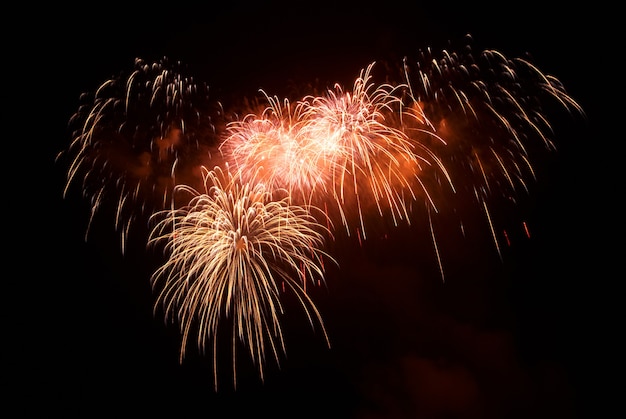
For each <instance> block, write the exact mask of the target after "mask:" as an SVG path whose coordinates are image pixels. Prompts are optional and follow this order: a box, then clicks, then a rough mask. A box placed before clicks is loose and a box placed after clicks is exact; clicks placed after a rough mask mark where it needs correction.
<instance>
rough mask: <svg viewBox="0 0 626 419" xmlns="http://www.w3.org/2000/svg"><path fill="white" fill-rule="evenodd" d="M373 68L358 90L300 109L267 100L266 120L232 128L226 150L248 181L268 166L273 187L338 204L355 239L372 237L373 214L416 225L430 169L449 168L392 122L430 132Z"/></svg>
mask: <svg viewBox="0 0 626 419" xmlns="http://www.w3.org/2000/svg"><path fill="white" fill-rule="evenodd" d="M373 65H374V63H372V64H370V65H369V66H368V67H367V68H366V69H364V70H362V71H361V73H360V75H359V77H358V78H357V79H356V81H355V82H354V86H353V90H352V91H345V90H344V89H343V88H342V87H341V86H340V85H338V84H336V85H335V87H334V89H328V90H327V91H326V92H325V94H324V95H322V96H313V95H309V96H306V97H304V98H303V99H302V100H301V101H299V102H298V103H297V104H296V105H295V106H293V105H292V104H290V103H289V102H288V101H286V100H285V101H284V102H282V103H281V102H280V101H279V100H278V98H276V97H274V98H270V97H269V96H266V98H267V102H268V106H267V107H266V108H265V109H264V110H263V112H262V113H261V114H260V115H256V114H249V115H248V116H247V117H245V118H243V119H242V120H241V121H235V122H233V123H231V124H230V125H229V127H228V131H229V132H228V135H227V137H226V139H225V141H224V142H223V143H222V145H221V146H220V149H221V150H222V151H223V152H224V153H225V154H226V155H228V156H229V158H230V161H231V162H232V163H233V165H234V166H236V167H238V168H239V170H240V171H241V172H242V173H243V176H244V177H249V176H250V175H252V176H255V175H256V174H257V170H258V168H260V169H259V170H260V171H261V179H262V181H263V182H264V183H265V184H267V185H269V187H270V188H274V187H279V188H283V189H285V190H287V191H288V193H289V195H290V196H291V197H292V198H301V199H302V200H303V202H304V203H305V204H311V203H314V204H315V205H318V206H321V205H324V206H326V208H328V203H330V204H331V206H332V207H334V208H335V209H336V210H337V211H336V213H338V214H339V215H338V217H339V218H340V220H341V222H342V223H343V225H344V226H345V228H346V231H347V233H348V234H351V232H352V231H354V230H356V231H357V232H358V233H359V235H361V236H363V237H366V225H365V224H366V223H365V219H366V215H367V213H370V212H376V213H378V215H380V216H386V215H388V216H390V217H391V219H392V220H393V223H394V225H397V223H398V221H399V220H406V221H407V222H408V221H409V219H410V214H409V210H408V202H409V201H413V200H415V199H417V198H418V197H421V198H424V199H426V197H428V191H427V189H426V188H425V183H424V182H423V181H422V179H421V176H422V174H423V169H424V167H425V166H436V167H437V168H438V169H441V170H444V172H445V168H444V167H443V166H442V165H441V164H439V162H437V161H436V159H433V157H435V156H434V155H433V154H432V153H431V152H429V151H428V150H427V148H426V147H425V146H424V145H423V144H416V143H415V142H411V141H409V138H408V137H407V135H406V134H405V132H404V131H403V130H401V129H399V128H398V127H395V126H393V125H391V124H390V123H391V122H393V121H395V120H401V119H402V118H410V119H411V120H412V121H413V125H414V126H415V125H421V126H423V129H424V130H426V129H427V128H429V125H428V123H427V121H426V120H425V119H424V115H423V114H418V113H416V112H406V113H405V110H404V109H403V104H402V101H401V99H400V97H399V96H398V92H399V91H401V88H403V87H404V86H403V85H400V86H392V85H389V84H381V85H376V84H375V83H374V82H372V80H371V79H372V75H371V70H372V67H373ZM408 111H411V110H410V109H409V110H408ZM426 200H427V201H429V199H426ZM372 203H373V204H372ZM354 220H358V221H356V222H355V221H354ZM355 224H356V225H355Z"/></svg>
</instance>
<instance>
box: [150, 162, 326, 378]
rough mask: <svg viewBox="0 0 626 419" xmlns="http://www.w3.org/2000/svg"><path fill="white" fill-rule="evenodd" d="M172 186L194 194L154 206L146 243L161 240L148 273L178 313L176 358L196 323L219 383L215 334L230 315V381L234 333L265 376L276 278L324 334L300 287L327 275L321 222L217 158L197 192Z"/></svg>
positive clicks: (278, 309)
mask: <svg viewBox="0 0 626 419" xmlns="http://www.w3.org/2000/svg"><path fill="white" fill-rule="evenodd" d="M177 189H179V190H180V191H184V192H188V193H190V194H191V195H192V198H191V200H190V202H189V205H187V206H185V207H182V208H180V209H176V210H171V211H162V212H159V213H157V214H155V215H154V217H157V218H159V217H160V221H158V223H157V224H156V225H155V227H154V229H153V230H152V234H151V237H150V241H149V243H150V244H151V245H156V244H158V243H160V242H165V250H166V253H167V257H168V259H167V261H166V263H165V264H164V265H163V266H162V267H161V268H159V269H158V270H157V271H156V272H155V273H154V275H153V278H152V281H153V285H154V287H155V289H160V291H159V296H158V300H157V305H158V304H162V305H163V307H164V309H165V315H166V319H169V320H175V321H176V322H178V323H179V326H180V331H181V334H182V339H183V342H182V346H181V361H182V359H183V357H184V355H185V351H186V348H187V342H188V341H189V340H190V339H191V337H192V335H193V334H194V333H195V334H197V337H196V341H197V344H198V347H199V348H200V349H201V350H205V349H206V348H207V347H208V346H210V345H211V344H212V345H213V355H214V356H213V360H214V372H215V386H216V387H217V338H218V336H217V335H218V330H221V328H220V325H222V324H224V323H225V322H228V321H230V324H231V327H232V341H233V357H232V361H233V377H234V382H235V386H236V382H237V380H236V368H235V363H236V362H235V361H236V350H235V348H236V344H235V342H236V341H237V340H238V341H239V342H242V343H243V344H244V345H245V346H247V348H248V350H249V353H250V356H251V357H252V359H253V361H254V363H255V364H256V365H257V367H258V370H259V373H260V375H261V378H263V374H264V367H263V365H264V362H265V356H266V355H265V354H266V352H267V350H268V349H269V350H270V351H271V352H272V353H273V355H274V358H275V359H276V362H278V361H279V354H280V353H281V352H283V351H284V350H285V346H284V341H283V332H282V328H281V322H280V317H281V315H282V314H283V307H282V304H281V301H280V298H279V294H280V290H281V287H284V288H285V289H287V288H288V289H289V290H291V291H292V292H293V293H294V294H295V295H296V297H297V300H298V301H299V302H300V304H301V305H302V307H303V308H304V310H305V312H306V315H307V317H308V318H309V322H310V324H311V326H314V324H315V323H318V324H319V325H320V326H321V328H322V331H323V332H324V337H325V339H326V340H327V342H328V337H327V336H326V332H325V330H324V325H323V322H322V318H321V316H320V313H319V312H318V310H317V309H316V307H315V305H314V303H313V302H312V300H311V299H310V297H309V296H308V295H307V293H306V291H305V284H306V281H312V282H313V283H315V281H316V280H318V281H319V280H323V279H324V264H323V258H326V257H328V255H327V254H326V253H325V252H323V251H322V250H321V246H322V244H323V242H324V237H325V236H324V232H325V229H324V227H323V226H322V225H321V224H319V223H318V222H317V221H316V220H315V218H314V217H313V216H312V215H311V214H310V213H309V212H308V211H307V210H306V209H304V208H302V207H299V206H295V205H291V204H290V202H289V200H288V198H284V199H282V200H279V201H273V200H272V196H271V195H272V194H271V193H270V192H269V191H268V190H267V189H266V188H265V187H264V186H263V184H261V183H259V182H241V180H240V179H238V178H237V177H236V176H233V175H232V174H231V173H230V172H229V171H228V170H227V171H223V170H221V169H220V168H219V167H216V168H215V169H214V170H213V171H208V170H206V169H205V191H204V192H202V193H200V192H197V191H195V190H194V189H192V188H189V187H187V186H179V187H178V188H177ZM329 259H330V260H332V258H330V257H329Z"/></svg>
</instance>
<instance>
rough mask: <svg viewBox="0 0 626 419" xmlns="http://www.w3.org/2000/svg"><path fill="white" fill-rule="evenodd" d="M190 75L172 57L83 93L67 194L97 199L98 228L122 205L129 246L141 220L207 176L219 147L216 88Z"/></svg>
mask: <svg viewBox="0 0 626 419" xmlns="http://www.w3.org/2000/svg"><path fill="white" fill-rule="evenodd" d="M184 70H185V69H184V67H183V66H182V65H181V64H180V63H178V62H176V63H172V62H170V61H169V60H168V59H167V58H164V59H163V60H161V61H157V62H154V63H151V64H150V63H147V62H145V61H143V60H141V59H136V60H135V65H134V69H133V71H132V72H130V74H124V73H122V74H121V75H120V76H118V77H114V78H111V79H109V80H107V81H105V82H104V83H102V84H101V85H100V87H99V88H98V89H97V90H96V92H95V93H94V94H83V95H82V96H81V101H82V103H81V105H80V106H79V108H78V111H77V112H76V113H75V114H74V115H73V116H72V118H71V120H70V126H71V128H72V129H73V141H72V143H71V144H70V147H69V149H68V150H67V151H66V152H65V153H66V154H67V155H69V156H70V158H71V160H72V161H71V163H70V166H69V170H68V174H67V182H66V188H65V192H64V193H65V194H67V193H68V189H69V187H70V185H71V184H73V183H76V182H78V183H79V184H80V186H81V188H82V193H83V195H84V196H86V197H88V198H89V199H90V201H91V207H92V214H91V219H90V224H91V221H92V220H93V217H94V215H95V213H96V212H97V211H99V210H100V209H101V207H102V206H103V205H105V204H107V202H114V206H115V208H114V211H115V213H116V218H115V220H116V222H115V225H116V228H117V229H118V230H119V231H121V232H122V245H124V242H125V240H126V237H127V234H128V231H129V228H130V225H131V224H132V222H133V220H134V219H135V218H137V217H139V216H143V215H147V216H149V215H150V214H151V213H152V211H154V210H159V209H163V207H164V206H166V205H167V204H168V201H169V199H170V197H171V193H172V190H173V187H174V185H175V184H176V183H177V182H178V181H181V180H182V181H186V182H191V179H192V178H193V177H197V176H199V171H198V170H197V168H198V166H199V165H200V164H201V163H202V162H203V161H204V159H205V158H207V155H208V151H209V148H208V147H209V146H210V145H211V143H212V142H213V141H214V139H213V137H214V127H213V124H212V120H211V118H210V116H209V113H210V108H209V102H208V87H207V86H206V85H205V84H203V83H199V82H196V80H195V79H194V78H193V77H191V76H188V75H185V73H184ZM61 154H63V153H61ZM87 230H88V231H89V228H88V229H87ZM88 231H87V233H88Z"/></svg>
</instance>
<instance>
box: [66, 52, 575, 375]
mask: <svg viewBox="0 0 626 419" xmlns="http://www.w3.org/2000/svg"><path fill="white" fill-rule="evenodd" d="M460 51H462V52H460V53H459V52H453V51H441V53H440V55H439V56H435V55H434V54H433V53H432V52H431V51H430V49H427V50H426V51H419V53H418V54H417V57H415V58H410V57H407V58H406V59H405V61H404V62H402V63H398V65H397V66H396V67H393V66H387V67H386V68H387V69H388V72H387V73H386V74H384V79H385V80H387V81H386V82H385V83H376V82H375V81H374V77H373V68H374V63H372V64H370V65H369V66H367V67H366V68H365V69H363V70H362V71H361V72H360V73H359V75H358V77H357V78H356V80H355V82H354V84H353V86H352V89H351V90H350V89H345V88H344V87H343V86H340V85H339V84H336V85H335V86H334V87H333V88H329V89H325V90H322V91H321V92H315V93H312V94H310V95H307V96H304V97H302V98H300V99H299V100H297V101H293V102H292V101H289V100H287V99H283V100H281V99H280V98H278V97H276V96H271V95H268V94H266V93H265V92H263V91H260V93H261V98H260V100H259V101H258V102H256V103H255V106H251V105H250V106H248V107H247V108H246V109H245V112H243V113H241V112H240V110H239V111H238V112H237V113H235V112H233V113H232V115H235V116H233V117H230V116H228V115H230V114H229V113H227V112H224V111H223V110H222V105H221V104H220V103H219V101H215V102H211V101H210V100H209V97H208V87H206V85H204V84H203V83H199V82H197V81H196V80H195V79H194V78H193V77H189V76H185V75H183V72H184V69H183V68H182V66H181V65H180V64H179V63H174V64H173V63H170V62H169V61H168V60H167V59H164V60H162V61H159V62H156V63H153V64H147V63H145V62H144V61H143V60H139V59H138V60H137V61H136V62H135V69H134V71H132V72H131V73H130V75H129V76H127V77H123V76H122V77H117V78H112V79H111V80H108V81H106V82H105V83H103V84H102V85H101V86H100V87H99V88H98V89H97V91H96V92H95V95H91V96H88V95H85V97H84V98H83V100H84V103H83V104H82V105H81V106H80V107H79V110H78V112H76V114H75V115H74V117H73V118H72V119H71V121H70V122H71V123H72V126H73V127H75V128H74V131H73V141H72V142H71V145H70V147H69V148H68V150H67V152H66V153H61V154H67V155H69V156H70V159H71V161H70V164H69V170H68V175H67V185H66V190H65V193H67V191H68V189H69V188H70V185H71V184H73V183H76V182H79V183H80V184H81V187H82V188H81V191H82V193H83V194H84V195H85V196H86V197H88V198H89V199H90V201H91V203H92V208H93V209H92V216H91V219H92V218H93V216H94V214H95V212H96V211H98V210H99V209H101V207H102V204H103V202H105V200H107V198H113V199H111V200H110V201H113V202H115V205H114V207H115V208H114V213H115V225H116V227H117V228H118V229H119V230H120V232H121V233H122V245H124V243H125V240H126V236H127V235H128V232H129V229H130V226H131V225H132V224H133V223H137V222H139V221H141V222H144V221H145V222H146V223H145V224H148V225H151V229H150V233H149V238H148V240H147V241H148V244H149V245H150V246H155V247H156V246H161V247H162V248H163V251H164V256H165V263H164V264H163V265H162V266H161V267H159V268H158V269H156V271H155V272H154V275H153V277H152V284H153V287H154V290H155V293H156V295H157V296H158V297H157V303H156V304H155V310H156V309H157V308H162V309H163V310H164V312H165V318H166V319H167V320H168V321H170V320H171V321H173V322H175V323H177V324H178V325H179V327H180V332H181V334H182V345H181V361H182V359H183V357H184V355H185V352H186V350H187V345H188V342H189V341H191V340H194V337H195V341H196V343H197V346H198V348H199V349H200V350H201V351H202V352H204V350H206V349H209V348H211V351H212V352H213V362H214V368H215V371H216V370H217V349H218V345H217V341H218V335H219V333H218V330H222V326H223V325H230V332H231V337H230V339H231V340H232V347H233V356H232V360H233V361H232V362H233V373H234V377H235V383H236V374H235V369H236V368H235V364H236V349H235V348H236V347H237V344H243V345H244V346H245V347H246V348H247V349H248V352H249V355H250V356H251V358H252V360H253V361H254V363H255V365H257V367H258V370H259V373H260V376H261V378H263V376H264V362H265V357H266V352H271V353H272V354H273V357H274V358H275V360H276V361H278V360H279V354H281V353H282V352H284V351H285V344H284V339H283V331H282V327H281V316H283V315H284V313H283V305H282V304H281V298H282V290H283V289H285V290H290V291H291V292H292V294H293V295H295V296H296V297H297V300H298V301H299V303H300V305H301V306H302V308H303V309H304V311H305V313H306V315H307V316H308V319H309V322H310V324H311V326H315V325H320V327H321V330H322V331H323V335H324V338H325V339H326V340H327V341H328V337H327V335H326V332H325V330H324V325H323V322H322V318H321V315H320V313H319V312H318V310H317V309H316V307H315V304H314V303H313V301H312V300H311V298H310V297H309V295H308V294H307V291H306V284H307V282H308V283H311V284H317V283H321V282H322V281H323V280H324V275H325V270H324V260H328V261H332V262H335V261H334V259H333V258H332V257H331V256H330V255H328V254H327V253H326V252H324V251H323V246H324V244H325V242H326V241H327V240H332V239H333V238H334V236H335V235H336V234H337V232H338V231H342V232H344V233H346V234H347V236H348V237H351V236H353V235H356V236H358V238H359V241H361V240H365V239H367V238H368V234H370V231H371V229H380V225H381V224H383V225H384V224H385V223H386V222H390V224H391V225H393V226H398V225H400V223H401V222H404V223H407V224H410V223H411V222H414V220H415V218H416V217H414V215H415V209H416V208H422V209H424V208H425V209H426V210H427V213H428V220H429V226H428V229H429V231H430V234H431V236H432V240H433V244H434V249H435V254H436V255H437V260H438V263H439V268H440V270H441V273H442V276H443V266H442V263H441V260H440V257H439V246H438V244H437V240H436V236H437V234H436V231H435V229H434V227H433V223H432V216H431V215H433V214H437V213H438V212H439V210H440V207H442V206H447V207H454V206H455V204H454V202H455V201H456V202H462V203H464V204H465V203H468V202H469V203H471V204H472V205H474V206H476V208H478V210H479V211H480V212H481V213H483V214H484V216H485V218H486V220H487V223H488V228H489V229H490V231H491V234H492V237H493V242H494V244H495V248H496V250H497V252H498V254H500V238H499V236H498V235H497V234H496V226H495V225H494V223H493V221H492V211H493V202H494V201H495V200H497V199H502V198H504V199H505V200H510V201H514V200H515V196H516V194H517V193H518V191H524V192H526V191H527V190H528V182H529V181H530V180H533V179H534V177H535V170H534V167H533V165H534V163H533V159H535V156H536V155H537V154H538V153H540V152H541V151H542V150H544V151H545V150H547V151H551V150H554V149H555V148H556V146H555V144H554V142H553V140H552V139H551V138H550V134H552V127H551V125H550V122H549V120H548V116H547V113H546V112H545V109H546V108H547V107H549V106H552V105H554V104H556V106H557V107H559V108H562V109H565V110H566V111H568V112H571V111H573V112H576V113H578V114H581V115H584V113H583V110H582V109H581V107H580V106H579V105H578V104H577V103H576V102H575V101H574V100H573V99H572V98H571V97H570V96H569V95H568V94H567V93H566V91H565V89H564V87H563V86H562V84H561V83H560V82H559V80H558V79H556V78H555V77H553V76H550V75H546V74H543V73H542V72H541V71H540V70H539V69H538V68H537V67H536V66H534V65H533V64H532V63H530V62H529V61H528V60H525V59H519V58H516V59H509V58H507V57H506V56H504V55H503V54H502V53H500V52H498V51H493V50H485V51H482V52H480V53H479V54H478V55H474V54H473V52H472V50H471V48H469V46H465V47H464V48H461V49H460ZM390 68H391V69H394V68H395V70H389V69H390ZM389 80H396V82H389ZM244 103H248V104H249V102H247V101H244ZM240 115H241V116H240ZM210 167H213V168H212V169H210V170H209V169H207V168H210ZM381 220H383V221H384V222H383V223H381ZM461 226H462V224H461ZM335 237H336V236H335ZM122 250H123V246H122ZM217 381H218V380H217V373H216V375H215V385H216V386H217Z"/></svg>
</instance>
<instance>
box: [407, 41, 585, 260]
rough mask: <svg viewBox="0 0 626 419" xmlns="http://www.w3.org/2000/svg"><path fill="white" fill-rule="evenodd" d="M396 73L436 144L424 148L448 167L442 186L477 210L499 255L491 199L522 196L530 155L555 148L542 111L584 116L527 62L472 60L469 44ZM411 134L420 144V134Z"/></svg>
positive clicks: (486, 55) (424, 54)
mask: <svg viewBox="0 0 626 419" xmlns="http://www.w3.org/2000/svg"><path fill="white" fill-rule="evenodd" d="M468 39H470V40H471V37H468ZM403 71H404V74H405V75H404V80H403V82H405V83H406V84H407V85H408V86H409V91H410V96H411V97H412V101H413V107H415V108H419V109H421V110H422V112H423V113H424V114H425V115H426V118H427V119H428V120H429V121H430V122H431V123H432V124H433V129H434V132H436V134H437V136H438V137H439V138H442V139H443V140H444V141H443V142H433V143H432V144H430V149H431V150H432V151H433V152H434V153H435V155H436V156H437V157H438V159H439V160H440V161H441V162H442V164H443V165H444V166H445V167H446V168H447V169H448V170H447V173H448V174H450V176H451V182H447V183H451V184H454V185H455V186H456V188H457V189H456V190H455V191H454V193H455V194H457V196H462V199H463V200H464V199H465V198H467V199H468V200H474V201H476V203H477V204H478V207H479V208H482V210H483V211H484V214H485V217H486V220H487V222H488V223H489V229H490V230H491V231H492V236H493V240H494V243H495V246H496V250H497V252H498V254H499V255H500V247H499V238H498V236H497V233H496V230H495V226H494V225H493V224H492V215H491V209H490V208H491V207H492V205H493V202H494V201H496V200H498V199H502V198H504V200H505V201H511V202H515V201H516V199H517V196H518V192H519V191H520V190H521V191H524V192H527V191H528V181H529V180H534V179H535V168H534V161H535V160H534V159H535V157H536V156H537V154H538V153H539V152H541V151H542V150H543V151H553V150H555V149H556V145H555V144H554V142H553V140H552V139H551V138H550V136H551V134H553V130H552V127H551V125H550V123H549V120H548V117H547V114H546V109H548V108H549V109H551V110H554V108H550V106H553V105H555V104H556V106H557V107H559V108H562V109H565V110H566V111H568V112H570V113H577V114H579V115H583V116H584V112H583V109H582V108H581V107H580V105H579V104H578V103H576V101H575V100H574V99H573V98H571V97H570V96H569V95H568V94H567V92H566V90H565V88H564V86H563V85H562V83H561V82H560V81H559V80H558V79H557V78H555V77H553V76H550V75H547V74H544V73H542V72H541V71H540V70H539V69H538V68H537V67H536V66H535V65H533V64H532V63H531V62H530V61H529V60H527V59H522V58H514V59H510V58H507V57H506V56H505V55H504V54H502V53H501V52H498V51H495V50H483V51H481V52H480V54H478V55H477V56H475V55H474V53H473V52H472V48H471V46H470V45H469V44H468V45H465V47H464V48H462V49H461V50H460V52H457V51H453V52H450V51H447V50H443V51H441V53H440V55H439V56H435V55H434V54H433V53H432V51H431V50H430V49H427V50H421V51H420V52H419V57H418V59H417V60H414V61H411V60H409V59H405V62H404V70H403ZM410 136H411V135H410ZM416 136H417V137H418V138H419V141H425V140H424V139H423V138H421V137H423V135H422V134H421V133H419V132H418V133H416ZM411 137H412V138H413V137H414V136H411ZM431 137H432V136H431Z"/></svg>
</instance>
